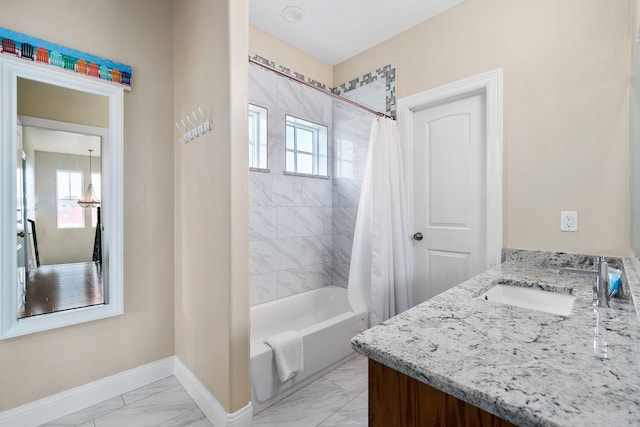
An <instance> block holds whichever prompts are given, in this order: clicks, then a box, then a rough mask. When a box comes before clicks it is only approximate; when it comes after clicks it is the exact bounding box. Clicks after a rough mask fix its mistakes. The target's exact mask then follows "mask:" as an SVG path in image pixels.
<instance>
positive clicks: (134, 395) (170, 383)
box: [122, 375, 180, 405]
mask: <svg viewBox="0 0 640 427" xmlns="http://www.w3.org/2000/svg"><path fill="white" fill-rule="evenodd" d="M177 385H180V382H179V381H178V380H177V379H176V377H174V376H173V375H172V376H170V377H167V378H164V379H162V380H160V381H156V382H154V383H151V384H149V385H147V386H144V387H140V388H138V389H135V390H133V391H130V392H129V393H125V394H123V395H122V399H123V400H124V404H125V405H131V404H132V403H135V402H137V401H139V400H142V399H144V398H147V397H149V396H152V395H154V394H157V393H160V392H161V391H165V390H168V389H170V388H172V387H175V386H177Z"/></svg>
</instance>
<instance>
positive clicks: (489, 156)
mask: <svg viewBox="0 0 640 427" xmlns="http://www.w3.org/2000/svg"><path fill="white" fill-rule="evenodd" d="M502 83H503V71H502V68H497V69H495V70H491V71H487V72H484V73H481V74H477V75H475V76H472V77H468V78H465V79H462V80H458V81H456V82H452V83H449V84H446V85H443V86H439V87H437V88H434V89H430V90H427V91H425V92H421V93H417V94H414V95H410V96H407V97H404V98H401V99H399V100H398V125H399V128H400V138H401V141H402V151H403V161H404V171H405V176H404V178H405V185H406V194H407V196H408V197H407V220H408V223H409V224H411V227H412V228H413V115H414V113H415V112H416V111H418V110H422V109H424V108H429V107H433V106H436V105H439V104H443V103H446V102H450V101H455V100H457V99H462V98H466V97H468V96H472V95H476V94H480V93H483V94H484V95H485V120H486V122H485V132H486V135H485V138H486V144H487V153H486V173H487V175H486V184H487V207H486V209H487V212H486V214H487V215H486V218H487V223H486V226H487V242H486V252H487V265H486V268H487V269H489V268H492V267H495V266H497V265H498V264H500V263H501V262H502V114H503V110H502V108H503V100H502ZM415 231H419V230H411V234H412V235H413V233H414V232H415ZM408 237H409V238H410V236H408ZM409 256H410V260H409V261H410V264H409V265H410V272H411V277H413V251H410V254H409Z"/></svg>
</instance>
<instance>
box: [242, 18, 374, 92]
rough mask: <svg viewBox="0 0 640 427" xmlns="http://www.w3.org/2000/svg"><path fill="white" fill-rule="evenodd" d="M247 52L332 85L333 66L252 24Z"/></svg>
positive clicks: (329, 85)
mask: <svg viewBox="0 0 640 427" xmlns="http://www.w3.org/2000/svg"><path fill="white" fill-rule="evenodd" d="M249 53H251V54H257V55H260V56H262V57H263V58H266V59H268V60H270V61H273V62H275V63H276V64H278V65H282V66H283V67H287V68H289V69H291V70H293V71H295V72H297V73H300V74H302V75H304V76H305V77H310V78H312V79H314V80H316V81H319V82H320V83H324V84H325V85H327V86H328V87H334V84H333V67H331V66H330V65H327V64H325V63H323V62H321V61H319V60H317V59H316V58H314V57H312V56H309V55H307V54H306V53H303V52H301V51H299V50H298V49H296V48H295V47H293V46H291V45H290V44H288V43H285V42H283V41H282V40H279V39H277V38H275V37H273V36H272V35H269V34H267V33H265V32H264V31H262V30H259V29H258V28H256V27H252V26H250V27H249ZM373 69H374V68H372V70H373ZM368 71H371V70H368ZM336 86H337V84H336Z"/></svg>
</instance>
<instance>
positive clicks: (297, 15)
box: [280, 6, 304, 24]
mask: <svg viewBox="0 0 640 427" xmlns="http://www.w3.org/2000/svg"><path fill="white" fill-rule="evenodd" d="M280 15H281V16H282V19H284V21H285V22H287V23H289V24H297V23H298V22H300V21H302V20H303V19H304V10H302V9H300V8H299V7H297V6H287V7H285V8H284V9H282V13H281V14H280Z"/></svg>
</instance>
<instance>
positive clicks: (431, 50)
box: [333, 0, 632, 255]
mask: <svg viewBox="0 0 640 427" xmlns="http://www.w3.org/2000/svg"><path fill="white" fill-rule="evenodd" d="M631 16H632V0H618V1H613V2H611V1H601V0H563V1H556V0H540V1H513V0H467V1H466V2H464V3H462V4H460V5H458V6H456V7H454V8H453V9H450V10H449V11H447V12H445V13H444V14H442V15H440V16H437V17H436V18H434V19H432V20H430V21H427V22H425V23H423V24H421V25H419V26H417V27H415V28H413V29H411V30H409V31H407V32H405V33H402V34H400V35H398V36H396V37H394V38H392V39H390V40H388V41H386V42H384V43H382V44H380V45H378V46H376V47H374V48H372V49H371V50H368V51H366V52H364V53H362V54H360V55H358V56H356V57H354V58H352V59H349V60H347V61H345V62H343V63H342V64H339V65H337V66H336V67H335V68H334V77H333V80H334V82H336V84H339V83H341V82H346V81H348V80H350V79H351V78H353V77H354V76H358V75H361V74H363V73H365V72H368V71H370V70H373V69H376V68H377V67H380V66H382V65H386V64H389V63H396V64H397V67H398V68H397V94H398V97H399V98H402V97H405V96H407V95H411V94H415V93H419V92H422V91H425V90H428V89H431V88H434V87H437V86H440V85H443V84H445V83H449V82H452V81H456V80H459V79H463V78H465V77H469V76H472V75H475V74H478V73H480V72H483V71H487V70H492V69H495V68H497V67H502V68H503V69H504V151H503V156H504V157H503V158H504V175H503V185H504V193H503V196H504V224H503V245H504V247H509V248H523V249H535V250H557V251H569V252H582V253H602V254H610V255H627V254H628V251H629V237H628V230H629V226H628V208H629V198H628V189H629V185H628V176H629V171H628V165H627V159H628V148H629V115H628V109H629V77H630V69H631V62H630V51H631V34H632V31H631V29H630V26H631ZM561 210H577V211H578V224H579V231H578V232H577V233H566V232H565V233H562V232H560V231H559V213H560V211H561Z"/></svg>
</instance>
